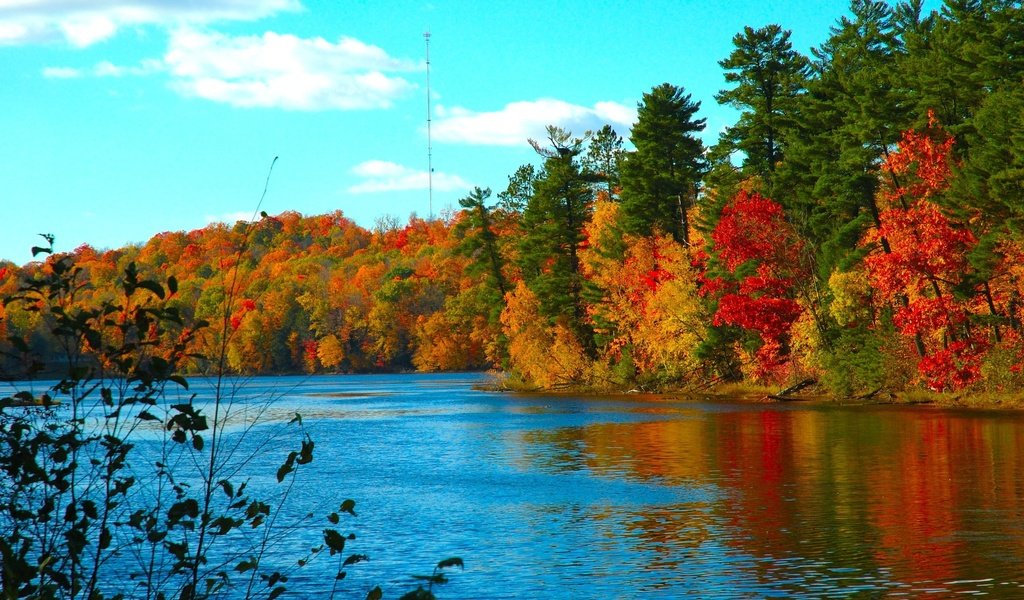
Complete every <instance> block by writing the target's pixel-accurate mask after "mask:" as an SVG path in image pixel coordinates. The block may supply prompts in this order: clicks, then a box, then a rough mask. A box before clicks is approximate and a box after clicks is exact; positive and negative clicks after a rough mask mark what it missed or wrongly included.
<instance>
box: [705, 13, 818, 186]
mask: <svg viewBox="0 0 1024 600" xmlns="http://www.w3.org/2000/svg"><path fill="white" fill-rule="evenodd" d="M789 36H790V32H789V31H786V30H783V29H782V28H781V27H779V26H778V25H767V26H765V27H762V28H760V29H753V28H751V27H745V28H744V29H743V33H738V34H736V36H735V37H733V39H732V42H733V45H735V46H736V48H735V49H734V50H733V51H732V53H731V54H729V57H728V58H726V59H724V60H721V61H719V62H718V64H719V65H720V66H721V67H722V68H723V69H725V71H726V73H725V80H726V81H727V82H728V83H731V84H734V86H735V87H733V88H732V89H729V90H722V91H720V92H719V93H718V94H716V95H715V100H717V101H718V102H719V104H727V105H729V106H731V107H733V108H736V109H738V110H740V111H742V113H741V114H740V118H739V121H738V122H737V123H736V125H734V126H732V127H730V128H729V129H728V130H727V131H726V132H725V133H724V134H723V136H722V137H723V141H724V142H725V143H726V144H727V145H728V146H729V147H731V148H732V149H735V150H739V151H740V152H743V154H744V159H743V167H744V171H745V173H746V174H748V175H756V176H759V177H761V178H763V179H764V180H765V182H766V183H768V184H770V183H771V178H772V175H773V174H774V172H775V167H776V165H777V164H778V162H779V161H781V160H782V156H783V133H784V132H785V131H787V130H789V129H791V128H792V127H793V113H794V110H795V104H796V101H797V99H798V98H799V96H800V95H801V94H803V93H804V91H805V90H806V84H807V77H808V71H809V69H810V65H809V62H808V60H807V58H806V57H805V56H803V55H802V54H800V53H799V52H797V51H795V50H793V46H792V44H790V42H789Z"/></svg>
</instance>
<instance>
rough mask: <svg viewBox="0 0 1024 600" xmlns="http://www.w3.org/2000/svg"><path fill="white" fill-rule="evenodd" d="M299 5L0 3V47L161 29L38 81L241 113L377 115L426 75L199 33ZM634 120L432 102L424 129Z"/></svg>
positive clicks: (511, 137) (508, 129) (528, 133)
mask: <svg viewBox="0 0 1024 600" xmlns="http://www.w3.org/2000/svg"><path fill="white" fill-rule="evenodd" d="M301 10H303V7H302V6H301V5H300V3H299V1H298V0H203V1H202V2H198V1H196V0H9V1H8V2H4V3H0V46H4V45H9V46H12V45H25V44H37V43H62V42H63V43H66V44H68V45H70V46H72V47H74V48H85V47H87V46H91V45H94V44H97V43H99V42H102V41H104V40H107V39H109V38H111V37H113V36H115V35H116V34H117V33H118V32H119V31H120V30H122V29H126V28H137V27H143V26H156V27H162V28H164V29H166V30H167V31H168V36H169V37H168V40H169V41H168V45H167V49H166V51H165V52H164V54H163V56H161V57H159V58H147V59H144V60H141V61H139V62H138V63H136V64H132V65H117V64H114V63H111V62H109V61H102V62H99V63H97V64H95V65H93V66H91V67H88V68H80V67H69V66H61V65H57V66H50V67H47V68H45V69H43V71H42V75H43V76H44V77H47V78H51V79H75V78H88V77H130V76H131V77H145V76H163V77H166V78H167V81H168V86H169V87H170V88H171V89H172V90H174V91H175V92H177V93H178V94H180V95H182V96H185V97H193V98H201V99H205V100H209V101H212V102H218V103H224V104H228V105H231V106H236V107H242V108H277V109H285V110H304V111H318V110H374V109H387V108H390V107H392V106H394V105H395V104H396V103H397V102H399V101H400V100H401V99H403V98H404V97H407V96H409V95H410V94H411V93H412V92H414V91H415V90H416V89H417V87H418V86H417V85H416V84H415V83H413V82H412V81H410V78H409V77H410V73H414V72H417V71H421V70H422V69H424V68H425V65H424V64H423V63H422V62H420V61H413V60H409V59H402V58H396V57H393V56H391V55H389V54H388V52H386V51H385V50H384V49H382V48H380V47H378V46H374V45H372V44H368V43H366V42H363V41H360V40H358V39H355V38H351V37H341V38H340V39H338V40H336V41H331V40H327V39H324V38H322V37H299V36H296V35H291V34H281V33H275V32H266V33H264V34H263V35H228V34H224V33H220V32H217V31H215V30H213V29H211V27H210V26H211V24H214V23H216V22H221V21H239V20H249V21H251V20H257V19H261V18H264V17H268V16H271V15H274V14H277V13H281V12H288V11H301ZM635 120H636V110H635V109H633V108H630V107H627V106H625V105H622V104H619V103H615V102H598V103H596V104H594V105H593V106H580V105H576V104H571V103H569V102H565V101H562V100H557V99H548V98H542V99H538V100H532V101H518V102H511V103H509V104H507V105H505V106H504V107H502V108H500V109H498V110H493V111H485V112H481V111H473V110H470V109H467V108H462V107H445V106H443V105H438V106H437V107H436V114H435V118H434V120H433V129H432V131H433V134H434V139H436V140H437V141H439V142H447V143H453V144H469V145H488V146H521V145H524V144H525V143H526V140H527V139H529V138H534V139H543V138H544V137H545V127H546V126H547V125H548V124H557V125H559V126H562V127H566V128H568V129H570V130H572V131H585V130H596V129H598V128H600V127H601V126H602V125H604V124H605V123H609V124H611V125H612V126H613V127H615V128H616V129H617V130H619V131H620V133H624V132H625V131H626V130H628V128H629V126H630V125H631V124H632V123H633V122H634V121H635ZM352 173H353V175H355V176H357V177H360V178H362V181H361V182H360V183H358V184H356V185H353V186H351V187H350V188H349V192H350V193H372V192H383V191H395V190H413V189H425V188H426V187H427V180H428V174H427V172H426V171H425V170H415V169H410V168H408V167H404V166H402V165H398V164H395V163H391V162H387V161H379V160H377V161H367V162H364V163H361V164H359V165H357V166H356V167H355V168H353V170H352ZM433 185H434V187H435V188H436V189H438V190H439V191H446V190H462V189H468V188H469V187H470V185H469V184H468V183H467V182H466V181H465V180H463V179H462V178H460V177H458V176H457V175H451V174H445V173H434V174H433Z"/></svg>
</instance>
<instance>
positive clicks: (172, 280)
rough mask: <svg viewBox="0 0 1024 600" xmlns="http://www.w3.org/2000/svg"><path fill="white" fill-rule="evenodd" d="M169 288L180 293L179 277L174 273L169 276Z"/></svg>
mask: <svg viewBox="0 0 1024 600" xmlns="http://www.w3.org/2000/svg"><path fill="white" fill-rule="evenodd" d="M167 289H168V290H170V292H171V293H172V294H177V293H178V279H177V278H176V277H175V276H174V275H171V276H170V277H168V278H167Z"/></svg>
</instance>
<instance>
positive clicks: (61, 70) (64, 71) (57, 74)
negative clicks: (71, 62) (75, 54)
mask: <svg viewBox="0 0 1024 600" xmlns="http://www.w3.org/2000/svg"><path fill="white" fill-rule="evenodd" d="M82 75H84V73H82V71H81V70H79V69H74V68H71V67H46V68H45V69H43V77H46V78H47V79H74V78H76V77H81V76H82Z"/></svg>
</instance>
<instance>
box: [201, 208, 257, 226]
mask: <svg viewBox="0 0 1024 600" xmlns="http://www.w3.org/2000/svg"><path fill="white" fill-rule="evenodd" d="M252 218H253V215H252V211H251V210H250V211H244V210H240V211H237V212H230V213H224V214H222V215H206V224H207V225H209V224H210V223H227V224H228V225H234V224H235V223H237V222H239V221H250V220H252ZM256 218H257V219H259V216H258V215H257V217H256Z"/></svg>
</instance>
